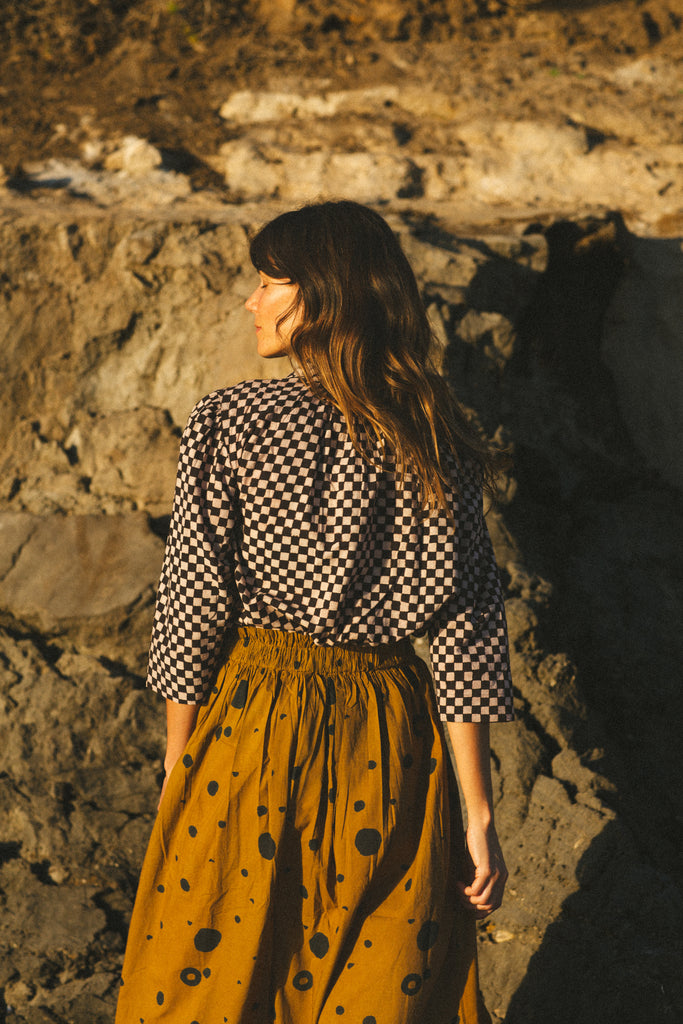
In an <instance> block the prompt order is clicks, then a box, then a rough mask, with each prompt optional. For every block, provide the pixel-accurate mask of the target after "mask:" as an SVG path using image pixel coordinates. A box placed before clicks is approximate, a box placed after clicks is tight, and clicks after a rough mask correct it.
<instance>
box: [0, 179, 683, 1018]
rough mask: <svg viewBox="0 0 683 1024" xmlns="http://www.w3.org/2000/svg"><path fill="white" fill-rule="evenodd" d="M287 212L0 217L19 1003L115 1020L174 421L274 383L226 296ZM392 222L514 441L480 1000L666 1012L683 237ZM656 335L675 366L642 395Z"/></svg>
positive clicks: (406, 216) (600, 225) (1, 578)
mask: <svg viewBox="0 0 683 1024" xmlns="http://www.w3.org/2000/svg"><path fill="white" fill-rule="evenodd" d="M280 208H281V207H279V206H278V205H277V204H273V203H270V204H268V203H264V202H261V203H259V204H258V205H256V206H249V205H242V206H230V205H215V206H211V205H210V204H207V203H201V202H200V203H199V204H198V205H196V206H195V207H191V206H183V207H181V209H180V211H179V210H178V209H173V208H169V207H168V206H166V207H158V208H157V209H155V210H154V211H151V212H150V210H147V211H145V212H144V213H136V212H135V211H134V209H131V207H130V205H129V206H127V207H125V208H120V209H111V210H106V209H105V210H102V209H100V210H97V209H95V208H93V206H92V204H88V203H84V202H80V201H75V200H71V201H70V202H66V203H65V204H64V205H63V206H55V205H54V204H52V205H49V206H48V205H47V204H45V203H44V202H42V201H41V200H39V199H38V200H31V201H22V202H19V203H16V202H15V203H6V204H5V207H4V212H3V213H2V216H1V217H0V232H1V234H2V251H3V253H4V254H5V255H4V267H3V273H2V285H3V289H2V299H1V301H2V308H3V315H2V317H1V318H0V323H1V324H2V325H3V326H2V328H1V330H2V344H1V345H0V374H1V379H2V380H3V381H4V385H3V387H4V389H5V401H3V402H2V403H0V430H1V436H2V437H3V450H2V456H1V461H0V500H1V505H0V694H1V699H2V701H3V705H4V716H3V718H2V720H1V721H0V750H2V770H1V772H0V814H1V815H2V821H3V825H2V839H1V840H0V890H1V892H2V895H1V896H0V903H1V914H0V948H1V949H2V957H1V958H0V987H1V988H2V991H3V992H4V1000H5V1005H6V1010H5V1012H6V1015H7V1019H8V1020H9V1021H12V1022H14V1024H34V1022H36V1024H37V1022H42V1021H46V1020H50V1021H56V1022H60V1024H66V1022H76V1024H98V1022H100V1021H101V1022H103V1024H104V1022H109V1021H111V1019H112V1012H113V1005H114V1001H115V996H116V976H117V970H118V966H119V964H120V960H121V957H122V952H123V944H124V937H125V930H126V924H127V919H128V914H129V912H130V908H131V905H132V900H133V895H134V889H135V881H136V877H137V871H138V869H139V865H140V861H141V858H142V854H143V851H144V846H145V842H146V837H147V835H148V832H149V829H150V826H151V822H152V818H153V814H154V807H155V804H156V799H157V786H158V770H159V766H160V760H159V759H160V756H161V753H162V748H163V727H162V713H161V707H160V704H159V702H158V700H157V699H156V698H155V697H154V696H153V695H151V694H149V693H147V692H146V691H145V690H144V686H143V675H144V664H145V654H146V646H147V640H148V633H149V626H150V620H151V611H152V604H153V595H154V587H155V583H156V579H157V575H158V571H159V568H160V561H161V556H162V546H163V545H162V537H163V534H164V530H165V526H166V522H167V520H166V517H167V514H168V511H169V508H170V500H171V495H172V488H173V476H174V469H175V458H176V452H177V442H178V436H179V432H180V430H181V428H182V426H183V424H184V421H185V419H186V417H187V414H188V412H189V410H190V409H191V407H192V405H193V404H194V402H195V401H196V399H197V398H198V397H200V396H201V395H202V394H204V393H206V392H208V391H210V390H211V389H212V388H213V387H215V386H219V385H224V384H229V383H231V382H234V381H237V380H239V379H242V378H244V377H248V376H259V375H270V374H280V373H283V372H287V364H286V363H282V362H281V363H279V364H274V363H263V362H261V361H260V360H259V359H258V357H256V356H255V354H254V349H253V339H252V337H251V328H250V324H249V317H248V316H247V315H246V314H245V312H244V311H243V308H242V303H243V301H244V298H245V297H246V295H247V294H248V293H249V292H250V290H251V276H252V271H251V268H250V267H249V265H248V260H247V258H246V238H247V233H248V231H249V229H250V228H252V227H253V226H255V225H256V224H257V223H259V222H262V221H263V220H265V219H267V218H268V217H269V216H271V215H272V214H273V213H275V212H276V211H277V210H279V209H280ZM385 212H386V211H385ZM389 217H390V220H391V223H392V226H393V227H394V228H395V230H396V231H397V232H398V233H399V235H400V236H401V238H402V240H403V243H404V246H405V248H406V250H407V252H408V254H409V256H410V258H411V260H412V261H413V264H414V266H415V268H416V271H417V274H418V278H419V281H420V285H421V288H422V291H423V294H424V297H425V301H426V304H427V306H428V309H429V312H430V317H431V319H432V322H433V325H434V329H435V334H436V336H437V338H438V340H439V344H440V346H441V358H442V365H443V369H444V372H446V373H448V375H449V376H450V378H451V380H452V381H453V383H454V386H455V388H456V390H457V392H458V394H459V395H460V397H461V399H462V401H463V402H464V403H465V404H466V405H467V406H468V407H469V408H470V409H471V410H472V413H473V415H475V416H476V417H477V418H478V419H479V421H480V422H481V423H482V425H483V426H484V428H485V429H486V430H487V431H488V432H489V433H490V434H491V435H494V434H495V435H496V436H497V437H498V438H499V440H501V441H503V442H504V443H506V444H509V445H510V447H511V449H512V451H513V454H514V458H515V467H514V470H513V472H512V474H511V475H510V477H509V478H508V479H506V480H504V481H501V502H500V505H499V506H498V507H497V508H496V509H492V510H491V512H490V514H489V524H490V528H491V532H492V536H493V538H494V543H495V546H496V551H497V556H498V559H499V562H500V565H501V569H502V572H503V576H504V580H505V584H506V587H507V596H508V602H507V608H508V616H509V625H510V635H511V640H512V648H513V659H514V666H513V667H514V676H515V684H516V691H517V694H516V696H517V710H518V723H517V725H516V726H514V727H510V726H499V727H496V728H495V729H494V730H493V733H494V734H493V764H494V779H495V787H496V801H497V816H498V823H499V830H500V832H501V835H502V838H503V842H504V845H505V848H506V853H507V857H508V862H509V867H510V874H511V877H510V883H509V891H508V897H507V900H506V903H505V905H504V907H503V908H502V909H501V910H500V911H499V912H498V913H497V914H496V915H495V916H494V917H493V918H492V919H491V921H488V922H486V923H484V924H483V925H482V927H481V929H480V935H479V938H480V952H481V965H482V976H483V985H484V989H485V992H486V997H487V1001H488V1004H489V1006H490V1009H491V1011H492V1013H493V1016H494V1019H495V1020H496V1021H502V1020H503V1019H504V1020H505V1021H506V1022H508V1024H537V1022H538V1024H541V1022H543V1024H545V1022H546V1021H548V1020H554V1021H558V1022H560V1024H561V1022H563V1021H565V1020H566V1021H572V1022H573V1024H589V1022H590V1024H593V1022H594V1021H596V1020H599V1021H600V1022H601V1024H612V1022H614V1024H617V1022H619V1024H631V1022H633V1024H636V1022H638V1024H640V1022H641V1021H643V1020H653V1021H658V1022H663V1024H664V1022H667V1021H672V1022H673V1021H675V1020H678V1019H679V1017H680V1014H681V1012H683V991H682V990H681V982H680V978H681V972H680V938H679V936H680V915H681V910H682V909H683V897H682V895H681V890H680V884H679V881H678V880H679V878H680V873H677V867H676V865H677V863H678V862H679V861H680V850H681V848H682V847H681V843H680V839H681V836H680V821H681V810H682V807H681V801H680V795H679V794H678V793H677V792H675V791H674V787H672V786H671V785H670V779H671V777H672V774H673V773H675V774H673V777H676V776H677V773H678V772H679V771H680V767H681V765H680V749H679V747H678V744H677V733H676V727H675V723H676V721H680V712H681V710H682V709H681V697H680V692H679V688H678V686H677V680H678V678H679V675H680V664H681V661H682V655H683V650H682V649H681V647H682V641H681V638H680V631H679V630H676V629H675V628H672V625H671V624H672V623H676V622H680V621H681V613H682V612H683V607H682V606H683V595H682V594H681V591H680V579H681V575H682V574H681V570H682V569H683V565H682V560H683V559H682V555H681V548H680V537H681V535H682V532H681V527H683V513H682V512H681V502H680V490H679V489H677V488H679V487H680V479H679V477H678V476H677V473H678V472H679V471H680V464H679V463H678V462H677V461H676V458H675V455H676V452H675V448H676V445H675V441H674V438H673V437H672V435H671V429H672V425H673V429H676V424H677V423H679V422H680V416H681V391H680V389H677V388H676V387H675V385H674V384H673V383H672V381H673V380H674V379H675V377H674V375H675V372H677V371H675V370H674V369H673V368H674V367H675V366H678V365H679V361H680V360H679V356H680V350H681V346H682V344H683V338H682V336H681V333H680V320H679V321H677V320H676V318H675V315H674V314H675V305H674V303H675V300H674V299H672V298H671V292H672V287H673V290H674V291H676V293H677V294H680V283H681V277H682V274H681V267H680V260H679V256H680V246H679V245H678V243H675V244H674V243H671V242H669V241H667V240H661V241H657V240H652V239H649V240H647V241H646V240H643V239H639V238H636V237H634V236H633V235H631V234H629V232H628V231H627V230H626V228H625V227H624V224H623V222H622V221H621V220H620V218H619V217H617V216H609V217H602V218H597V219H585V220H583V221H558V220H556V221H554V222H552V223H550V224H546V225H545V227H544V226H542V224H541V223H539V222H535V223H534V222H531V221H529V222H526V223H524V222H523V221H522V222H520V223H519V224H517V225H516V226H514V227H510V226H508V227H507V228H505V229H504V230H500V231H499V232H498V233H496V234H493V233H490V232H489V233H487V232H480V233H479V234H473V233H470V234H468V235H467V237H464V236H463V233H462V231H461V230H459V228H458V226H457V222H456V221H455V220H454V219H453V215H451V216H450V217H449V215H448V209H447V207H443V208H441V209H440V212H439V216H435V215H433V214H430V215H427V214H426V213H424V212H421V211H420V209H419V208H418V209H417V210H403V211H402V210H401V209H400V208H399V209H397V210H395V211H394V212H393V213H389ZM653 282H655V284H654V285H653ZM665 282H666V284H667V286H666V287H665V284H664V283H665ZM640 296H646V297H647V302H648V304H649V305H648V307H647V311H646V312H645V311H643V312H642V315H638V316H637V315H634V310H641V309H642V302H641V299H640ZM644 335H647V338H648V343H649V344H650V345H651V347H652V351H653V352H657V353H659V354H660V355H659V357H658V362H657V363H656V365H659V366H660V367H662V370H661V372H659V373H653V374H652V378H651V380H652V381H653V382H654V384H653V385H652V386H650V385H649V384H648V386H647V387H645V386H643V377H644V373H643V369H642V364H641V362H640V361H639V353H640V351H641V348H640V346H641V344H642V340H641V339H642V338H643V337H644ZM667 354H668V356H669V357H670V358H667ZM643 424H645V426H643ZM672 453H673V455H674V458H673V459H672V457H671V455H672ZM653 795H655V796H656V799H653ZM677 830H678V831H677Z"/></svg>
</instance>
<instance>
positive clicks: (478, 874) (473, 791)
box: [447, 722, 508, 918]
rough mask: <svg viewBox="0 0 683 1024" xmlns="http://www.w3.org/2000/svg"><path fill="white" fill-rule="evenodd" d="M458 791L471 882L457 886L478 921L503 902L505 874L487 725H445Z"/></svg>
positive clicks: (463, 723)
mask: <svg viewBox="0 0 683 1024" xmlns="http://www.w3.org/2000/svg"><path fill="white" fill-rule="evenodd" d="M447 726H448V735H449V738H450V741H451V746H452V747H453V753H454V755H455V764H456V767H457V770H458V779H459V781H460V788H461V790H462V795H463V797H464V800H465V807H466V808H467V833H466V838H467V848H468V850H469V853H470V857H471V858H472V862H473V864H474V872H475V873H474V878H473V879H472V881H471V882H469V884H468V883H467V882H464V881H463V882H460V883H459V889H460V894H461V898H462V899H463V901H464V902H465V903H466V904H467V906H468V907H470V909H473V910H474V911H475V912H476V916H477V917H478V918H483V917H486V915H487V914H490V913H491V912H492V911H493V910H496V909H497V908H498V907H499V906H500V904H501V903H502V901H503V891H504V889H505V883H506V881H507V877H508V873H507V868H506V867H505V861H504V859H503V852H502V850H501V848H500V843H499V842H498V836H497V835H496V828H495V825H494V823H493V795H492V791H491V751H490V746H489V726H488V722H482V723H473V722H448V723H447Z"/></svg>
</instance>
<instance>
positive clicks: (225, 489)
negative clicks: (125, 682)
mask: <svg viewBox="0 0 683 1024" xmlns="http://www.w3.org/2000/svg"><path fill="white" fill-rule="evenodd" d="M220 413H221V400H220V394H219V393H214V394H213V395H209V396H208V397H207V398H205V399H202V401H201V402H199V403H198V405H197V406H196V407H195V409H194V410H193V412H192V414H191V416H190V419H189V422H188V424H187V427H186V428H185V431H184V433H183V437H182V441H181V444H180V457H179V460H178V475H177V478H176V489H175V499H174V502H173V512H172V516H171V526H170V531H169V535H168V540H167V542H166V551H165V555H164V563H163V567H162V571H161V579H160V581H159V592H158V596H157V603H156V610H155V614H154V624H153V627H152V642H151V647H150V654H149V668H148V673H147V685H148V686H149V687H150V688H151V689H153V690H156V691H157V692H158V693H162V694H163V695H164V696H166V697H169V698H170V699H171V700H173V701H176V702H177V703H178V704H200V703H201V702H202V701H203V700H204V699H205V697H206V696H207V694H208V692H209V690H210V688H211V687H212V686H213V683H214V673H215V671H216V668H217V664H216V663H217V659H218V655H219V652H220V648H221V644H222V641H223V638H224V636H225V633H226V630H227V629H228V628H229V626H230V625H231V622H232V618H233V615H234V614H235V605H236V597H235V591H234V583H233V563H234V538H233V534H234V529H235V522H236V514H237V513H236V504H237V487H236V484H235V480H234V476H233V473H232V471H231V469H230V466H229V463H228V457H227V452H226V446H225V444H224V442H223V432H222V422H221V418H220Z"/></svg>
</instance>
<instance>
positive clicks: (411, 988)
mask: <svg viewBox="0 0 683 1024" xmlns="http://www.w3.org/2000/svg"><path fill="white" fill-rule="evenodd" d="M421 988H422V977H421V976H420V975H419V974H406V976H405V978H404V979H403V981H402V982H401V992H403V994H404V995H406V996H416V995H417V993H418V992H419V991H420V989H421Z"/></svg>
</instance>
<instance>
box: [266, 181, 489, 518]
mask: <svg viewBox="0 0 683 1024" xmlns="http://www.w3.org/2000/svg"><path fill="white" fill-rule="evenodd" d="M250 256H251V261H252V263H253V264H254V266H255V268H256V269H257V270H259V271H262V272H263V273H264V274H267V275H268V276H269V277H273V278H277V279H286V280H289V281H291V282H293V283H294V284H297V285H298V286H299V293H298V296H297V299H296V300H295V303H294V305H293V307H291V308H290V309H288V310H287V311H286V312H285V314H284V315H283V316H282V318H281V320H280V322H281V323H282V322H284V320H285V319H286V318H287V317H288V316H290V315H291V313H292V312H294V311H295V310H300V311H301V314H302V315H301V320H300V324H299V326H297V327H296V328H295V329H294V331H293V332H292V337H291V354H292V357H293V359H294V361H295V363H296V364H297V366H298V369H299V372H301V373H302V374H303V376H304V378H305V379H306V381H307V383H308V386H309V387H310V389H311V390H312V391H313V393H314V394H317V395H318V396H319V397H321V398H323V399H324V400H326V401H330V402H332V403H333V404H334V405H335V406H336V407H337V408H338V409H339V410H340V411H341V412H342V414H343V415H344V418H345V420H346V424H347V428H348V431H349V434H350V436H351V440H352V442H353V444H354V446H355V447H356V449H357V450H358V451H359V452H360V453H361V455H362V456H363V457H364V458H366V459H367V460H368V461H369V462H372V463H375V462H376V461H377V459H376V452H377V448H379V452H380V453H381V454H380V459H381V458H383V456H384V455H385V454H386V452H387V449H388V450H389V451H391V452H393V453H394V455H395V459H396V470H397V474H398V476H399V479H401V480H403V479H404V477H405V474H406V473H411V474H413V475H414V476H415V477H416V479H417V481H418V483H419V487H420V493H421V497H422V501H423V504H424V507H425V508H427V509H430V510H435V509H438V508H441V509H448V501H447V498H446V494H447V492H448V490H450V489H451V488H452V487H453V484H454V481H453V478H452V473H449V472H448V470H447V465H446V462H447V458H448V453H453V455H454V456H455V459H456V460H457V461H458V462H461V461H462V460H466V461H467V462H469V463H474V464H475V466H477V467H478V469H479V471H480V473H481V476H482V479H483V481H484V482H485V483H487V482H490V480H491V477H492V475H493V473H494V470H495V463H496V459H495V456H494V455H493V454H492V452H491V451H490V450H489V448H488V446H487V445H486V443H485V442H484V441H483V440H482V439H481V438H480V437H479V435H478V434H477V433H476V432H475V430H474V429H473V428H472V426H471V425H470V424H469V422H468V421H467V419H466V417H465V415H464V413H463V412H462V410H461V408H460V406H459V405H458V403H457V402H456V401H455V399H454V397H453V396H452V394H451V392H450V390H449V388H448V385H447V384H446V381H445V380H444V379H443V378H442V377H441V375H440V374H439V373H438V372H437V371H436V370H435V369H434V368H433V365H432V361H431V350H432V346H433V337H432V332H431V328H430V326H429V321H428V319H427V315H426V312H425V308H424V304H423V302H422V299H421V297H420V292H419V289H418V285H417V281H416V280H415V275H414V274H413V271H412V268H411V266H410V264H409V262H408V260H407V258H406V256H405V253H404V252H403V250H402V248H401V246H400V244H399V242H398V239H397V238H396V236H395V235H394V233H393V231H392V230H391V228H390V227H389V225H388V224H387V222H386V221H385V220H384V219H383V218H382V217H380V215H379V214H377V213H375V212H374V211H373V210H370V209H368V208H367V207H365V206H361V205H360V204H358V203H354V202H351V201H348V200H344V201H341V202H327V203H317V204H313V205H310V206H305V207H303V208H302V209H299V210H294V211H291V212H289V213H284V214H282V215H281V216H279V217H276V218H275V220H272V221H270V223H268V224H266V225H265V227H263V228H262V229H261V230H260V231H259V232H258V234H257V235H256V236H255V237H254V238H253V239H252V242H251V246H250ZM373 441H374V442H375V443H374V444H373Z"/></svg>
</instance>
